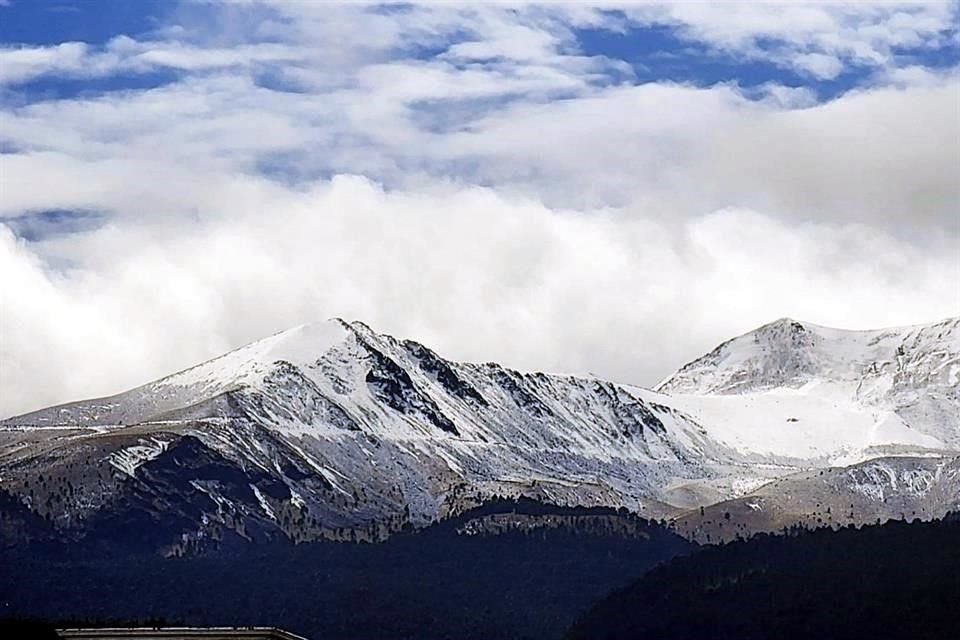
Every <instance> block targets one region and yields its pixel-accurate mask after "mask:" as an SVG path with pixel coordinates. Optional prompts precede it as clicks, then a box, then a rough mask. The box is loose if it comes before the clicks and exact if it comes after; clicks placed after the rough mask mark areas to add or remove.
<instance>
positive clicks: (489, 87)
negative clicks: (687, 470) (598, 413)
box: [0, 0, 960, 414]
mask: <svg viewBox="0 0 960 640" xmlns="http://www.w3.org/2000/svg"><path fill="white" fill-rule="evenodd" d="M958 113H960V35H958V5H957V3H956V2H927V3H917V2H903V3H897V2H878V3H870V2H858V3H830V2H820V1H818V0H810V1H809V2H791V3H748V2H729V3H722V4H721V3H706V2H704V3H695V2H683V3H680V2H677V3H662V4H657V3H651V2H642V3H638V2H630V1H629V0H624V1H620V2H618V1H616V0H609V1H606V2H603V3H601V4H599V5H598V4H593V3H589V2H565V3H545V4H541V5H531V4H528V3H518V4H517V5H516V6H511V5H510V4H508V3H502V2H501V3H473V4H454V3H439V2H434V3H425V4H423V3H408V4H404V5H389V6H384V5H369V4H362V3H356V2H351V3H346V4H335V3H308V2H303V3H295V2H287V1H285V0H251V1H249V2H240V3H237V2H230V1H228V0H224V1H223V2H214V1H206V0H183V1H180V2H175V1H173V0H163V1H159V0H157V1H154V0H140V1H137V2H130V1H120V0H115V1H114V0H98V1H81V0H29V1H28V0H6V2H4V1H3V0H0V309H3V310H4V313H0V358H2V359H3V361H4V362H5V363H10V364H9V366H6V367H0V388H4V389H12V390H14V393H13V394H12V395H13V397H14V399H13V400H7V399H4V398H0V414H3V413H5V412H12V411H15V410H26V409H29V408H33V407H35V406H39V405H45V404H51V403H53V402H58V401H64V400H69V399H73V398H76V397H78V396H89V395H98V394H104V393H109V392H112V391H116V390H117V387H118V386H130V385H131V384H133V383H135V382H138V381H143V380H146V379H149V378H150V377H153V376H157V375H162V374H164V373H167V372H169V371H170V370H174V369H178V368H182V367H184V366H189V365H191V364H193V363H195V362H197V361H199V360H202V359H204V358H205V357H209V356H211V355H215V354H216V353H218V352H221V351H223V350H225V349H228V348H230V347H233V346H236V345H238V344H242V343H244V342H247V341H250V340H253V339H256V338H259V337H261V336H263V335H265V334H269V333H271V332H274V331H278V330H281V329H285V328H287V327H289V326H292V325H295V324H298V323H301V322H305V321H310V320H314V319H317V318H325V317H329V316H342V317H348V318H357V319H362V320H364V321H366V322H368V323H370V324H371V325H372V326H374V327H375V328H377V329H378V330H381V331H387V332H390V333H394V334H396V335H402V336H410V337H414V338H419V339H421V340H423V341H425V342H427V343H429V344H431V345H433V346H436V347H437V348H438V349H440V350H441V351H442V352H444V353H446V354H449V355H451V356H453V357H459V358H464V359H476V360H490V359H495V360H500V361H503V362H505V363H507V364H511V365H514V366H517V367H520V368H530V369H541V370H561V371H581V372H582V371H592V372H595V373H598V374H601V375H604V376H607V377H611V378H617V379H620V380H627V381H636V382H640V383H643V384H653V383H654V382H656V380H657V378H659V377H662V376H663V375H666V374H667V373H669V368H670V367H673V366H675V365H676V363H678V362H682V361H684V360H687V359H689V358H690V357H694V356H696V355H699V354H700V353H703V352H705V351H706V350H708V349H709V348H710V347H711V346H713V345H714V344H715V343H716V342H718V341H719V340H722V339H724V338H727V337H729V336H730V335H734V334H737V333H741V332H743V331H746V330H749V329H751V328H753V327H755V326H759V325H761V324H764V323H765V322H768V321H769V320H771V319H774V318H777V317H783V316H791V317H796V318H801V319H803V320H808V321H811V322H815V323H819V324H824V325H833V326H847V327H852V328H856V327H866V326H874V327H875V326H884V325H897V324H910V323H914V322H925V321H929V320H933V319H937V318H939V317H943V316H947V315H953V314H955V313H956V312H957V310H958V309H960V292H958V291H957V287H956V282H957V281H960V212H958V208H957V203H958V202H960V186H958V183H957V180H956V175H957V174H958V173H960V118H958V116H957V114H958ZM891 300H897V301H898V302H897V304H895V305H891V304H890V301H891ZM664 336H670V337H669V338H665V337H664ZM38 345H39V346H38ZM104 353H107V354H109V357H106V358H105V357H104V355H103V354H104Z"/></svg>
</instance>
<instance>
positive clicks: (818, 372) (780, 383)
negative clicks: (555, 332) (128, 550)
mask: <svg viewBox="0 0 960 640" xmlns="http://www.w3.org/2000/svg"><path fill="white" fill-rule="evenodd" d="M958 326H960V321H958V320H951V321H946V322H943V323H938V324H934V325H928V326H924V327H912V328H907V329H894V330H888V331H871V332H846V331H837V330H833V329H825V328H822V327H816V326H813V325H807V324H802V323H799V322H795V321H790V320H782V321H778V322H775V323H773V324H771V325H767V326H765V327H761V328H760V329H758V330H757V331H755V332H752V333H750V334H746V335H745V336H741V337H739V338H735V339H733V340H731V341H729V342H727V343H724V344H723V345H721V346H720V347H718V348H717V349H715V350H714V351H713V352H711V353H710V354H708V355H706V356H704V357H703V358H700V359H698V360H695V361H694V362H692V363H690V364H688V365H686V366H685V367H683V368H682V369H680V371H678V372H677V374H675V375H674V376H672V377H671V378H670V379H668V380H667V381H665V382H664V383H663V384H661V385H660V387H658V389H657V391H650V390H647V389H641V388H637V387H631V386H629V385H623V384H616V383H612V382H607V381H603V380H599V379H596V378H593V377H576V376H558V375H549V374H543V373H523V372H518V371H514V370H511V369H508V368H505V367H502V366H500V365H498V364H493V363H490V364H483V365H478V364H470V363H458V362H453V361H449V360H446V359H444V358H442V357H441V356H439V355H437V354H436V353H435V352H433V351H432V350H430V349H429V348H427V347H425V346H423V345H420V344H418V343H416V342H413V341H409V340H406V341H399V340H396V339H394V338H392V337H390V336H386V335H380V334H377V333H376V332H374V331H373V330H372V329H370V328H369V327H367V326H366V325H363V324H361V323H347V322H343V321H341V320H332V321H330V322H326V323H318V324H312V325H304V326H301V327H296V328H294V329H291V330H289V331H286V332H283V333H280V334H277V335H274V336H271V337H268V338H265V339H263V340H260V341H258V342H255V343H252V344H250V345H247V346H245V347H242V348H240V349H237V350H235V351H232V352H230V353H227V354H225V355H223V356H221V357H219V358H215V359H213V360H211V361H208V362H205V363H202V364H200V365H198V366H196V367H193V368H191V369H187V370H185V371H181V372H179V373H176V374H173V375H171V376H168V377H166V378H163V379H160V380H157V381H155V382H152V383H149V384H147V385H144V386H142V387H138V388H135V389H132V390H130V391H127V392H124V393H121V394H118V395H116V396H111V397H108V398H100V399H94V400H88V401H82V402H74V403H70V404H66V405H60V406H55V407H50V408H47V409H43V410H40V411H36V412H33V413H30V414H26V415H23V416H18V417H14V418H10V419H7V420H5V421H3V422H0V490H2V491H3V493H2V494H0V495H2V496H3V500H0V513H2V514H4V519H3V520H0V536H3V538H4V539H8V540H17V539H20V540H22V539H25V538H33V539H60V540H77V541H80V540H85V541H88V542H93V543H104V544H106V543H109V544H115V545H122V544H125V543H127V542H139V543H141V544H147V545H148V546H150V547H151V548H156V549H160V550H162V551H164V552H165V553H171V554H179V553H184V552H190V551H192V550H195V549H203V548H206V547H210V546H218V545H223V544H233V543H235V542H238V541H241V542H242V541H246V542H256V541H261V540H275V539H289V540H293V541H304V540H313V539H338V540H376V539H382V538H384V537H386V536H388V535H390V534H391V533H393V532H395V531H398V530H400V529H402V528H405V527H411V526H412V527H420V526H424V525H426V524H429V523H430V522H433V521H435V520H437V519H442V518H447V517H450V516H452V515H456V514H458V513H460V512H462V511H463V510H465V509H469V508H471V507H474V506H476V505H479V504H483V503H484V502H486V501H489V500H491V499H493V498H495V497H497V496H503V497H517V496H528V497H532V498H535V499H537V500H540V501H543V502H551V503H554V504H558V505H569V506H575V505H582V506H608V507H614V508H620V507H623V508H626V509H628V510H630V511H632V512H635V513H638V514H640V515H643V516H646V517H651V518H666V517H678V518H680V520H678V523H679V524H680V525H683V526H685V525H684V523H690V527H689V529H690V530H691V531H693V530H698V531H699V530H704V529H703V527H705V526H706V525H704V524H696V523H695V522H694V520H695V518H692V517H691V516H690V512H688V509H691V508H693V509H694V513H695V514H696V517H699V507H701V506H703V507H705V508H706V510H708V511H709V512H710V513H712V512H713V509H714V508H719V505H720V504H728V505H740V504H746V503H745V502H744V501H745V500H756V499H759V498H758V497H763V499H765V500H769V501H771V503H770V504H774V503H775V504H776V508H777V510H778V511H776V513H778V514H780V515H776V516H775V517H773V516H771V517H767V515H768V514H770V513H774V511H767V512H764V517H762V518H761V517H759V516H757V517H755V518H753V519H752V520H750V522H756V524H753V525H750V527H749V528H750V529H756V530H761V529H763V528H764V527H766V528H769V527H771V526H773V525H774V524H780V523H781V522H788V521H797V514H806V513H808V512H810V510H809V509H808V507H807V506H804V505H806V502H805V500H806V498H802V496H804V495H807V494H811V495H812V494H816V495H818V496H819V495H820V494H822V493H823V492H824V491H826V490H827V489H824V488H823V487H822V486H821V484H822V481H821V476H820V475H816V474H820V473H825V474H827V475H826V476H823V477H826V478H846V477H851V478H852V477H853V476H849V474H850V473H853V474H861V475H862V477H861V476H856V477H857V478H861V481H859V484H858V485H857V486H860V487H871V486H880V485H879V484H877V483H873V484H871V483H870V482H868V481H867V480H865V479H864V478H866V479H869V477H872V476H869V473H872V472H870V471H869V469H870V468H871V467H851V468H850V470H848V471H842V472H841V471H838V469H839V468H840V467H844V466H846V465H850V464H856V463H861V462H863V461H866V460H871V459H874V458H881V457H885V458H887V459H889V461H888V462H884V463H883V464H886V465H888V466H889V468H891V469H896V472H895V473H894V476H895V477H896V478H897V481H896V482H895V483H892V484H890V486H886V485H883V488H882V491H883V496H884V500H883V501H881V502H880V503H877V501H876V500H870V499H869V497H868V496H867V495H866V493H864V492H867V493H869V491H871V489H862V490H857V489H852V488H843V487H842V486H840V485H837V486H835V487H834V489H836V495H837V496H843V497H842V499H840V498H837V499H840V500H841V502H846V500H847V495H848V494H849V495H854V496H855V497H856V496H860V497H861V498H862V500H860V498H856V500H854V502H853V503H854V504H855V505H856V504H860V505H861V506H858V507H857V508H858V509H861V510H862V514H863V515H862V516H858V517H862V518H865V519H869V518H874V517H894V516H895V515H896V513H895V512H896V510H897V509H896V508H895V506H894V505H899V503H898V502H897V501H898V500H901V497H902V496H908V497H905V498H902V499H903V500H906V501H907V502H904V503H903V505H902V509H901V510H904V509H907V508H908V507H910V511H914V510H916V509H915V508H914V507H916V508H918V509H920V511H921V512H922V513H923V515H924V517H927V516H929V517H935V516H936V515H937V514H938V513H941V512H942V510H943V509H944V508H947V507H949V506H950V505H954V506H955V501H952V498H951V496H955V490H956V483H955V482H954V480H953V478H954V476H953V475H950V474H952V473H954V467H955V465H954V466H953V467H951V466H949V465H947V466H945V467H943V468H942V469H941V471H940V472H939V473H940V475H939V476H936V479H935V481H931V482H933V484H932V485H931V486H937V487H943V488H942V490H941V489H937V491H939V493H937V491H935V492H933V493H930V496H931V497H929V499H928V498H926V497H925V498H924V499H923V504H922V505H921V504H920V502H917V501H916V500H913V498H909V495H912V494H910V492H911V491H912V489H911V487H915V486H919V485H917V484H916V482H921V480H916V482H912V481H906V480H904V478H903V477H902V476H901V475H897V474H900V473H901V471H902V472H903V473H908V471H907V470H906V467H904V466H903V465H906V464H907V463H906V462H904V461H905V460H907V458H903V457H902V456H910V455H912V456H917V455H921V456H924V457H923V458H922V459H920V462H918V463H917V464H918V465H919V466H918V467H917V468H918V469H919V470H918V471H917V473H920V472H921V471H923V470H926V471H929V468H932V467H930V465H935V464H937V462H936V461H943V460H949V459H951V456H953V455H956V451H957V450H958V449H960V419H958V416H960V409H958V407H960V399H958V384H957V376H958V374H960V364H958V363H960V360H958V353H960V344H958V341H960V330H958ZM891 456H896V457H891ZM877 464H880V463H879V462H878V463H877ZM944 464H946V463H944ZM951 464H952V463H951ZM921 467H922V469H921ZM928 467H929V468H928ZM885 468H886V467H885ZM876 473H880V472H879V471H878V472H876ZM797 474H799V475H797ZM805 474H806V475H805ZM810 474H814V475H810ZM843 474H848V475H843ZM863 474H867V475H863ZM944 474H946V475H944ZM921 475H922V473H921ZM788 477H789V478H792V479H789V480H788V479H785V478H788ZM877 477H878V478H879V477H880V476H877ZM910 477H913V476H910ZM920 477H921V476H916V478H920ZM923 477H924V478H925V477H926V476H923ZM837 481H838V482H839V480H837ZM784 483H799V484H784ZM817 483H821V484H817ZM831 486H833V485H831ZM761 487H762V488H761ZM777 487H780V488H777ZM783 487H790V488H791V489H790V491H787V490H785V489H782V488H783ZM798 487H806V488H805V489H803V490H801V489H799V488H798ZM878 490H880V489H878ZM858 491H860V492H859V493H857V492H858ZM931 491H933V490H932V489H931ZM851 492H852V493H851ZM951 492H954V493H951ZM928 493H929V492H928ZM908 494H909V495H908ZM924 495H927V494H924ZM938 496H939V497H938ZM826 500H827V498H826V497H823V499H822V502H823V501H826ZM831 500H833V498H831ZM857 500H860V503H858V502H857ZM911 500H913V502H911ZM730 501H733V502H730ZM713 504H717V505H718V506H717V507H711V506H710V505H713ZM831 504H833V502H831ZM838 504H839V503H838ZM878 504H879V505H883V506H882V507H881V506H878ZM730 508H734V507H730ZM743 508H744V509H749V508H750V507H743ZM838 508H839V507H838ZM898 508H900V507H898ZM831 509H833V506H831ZM753 511H756V510H753ZM745 513H746V512H745ZM831 513H832V512H831ZM731 517H732V516H731ZM707 519H709V518H707ZM791 519H792V520H791ZM743 522H744V523H745V522H746V520H744V521H743ZM744 523H741V524H742V527H741V530H742V531H746V530H747V529H748V527H747V525H746V524H744ZM711 524H712V523H711ZM697 527H700V529H697ZM717 529H719V527H717ZM26 532H29V535H26ZM132 532H135V533H132ZM141 532H147V533H141ZM691 535H694V536H696V535H699V534H696V533H691ZM711 535H714V536H716V535H719V534H716V533H714V534H711ZM724 535H726V532H725V533H724Z"/></svg>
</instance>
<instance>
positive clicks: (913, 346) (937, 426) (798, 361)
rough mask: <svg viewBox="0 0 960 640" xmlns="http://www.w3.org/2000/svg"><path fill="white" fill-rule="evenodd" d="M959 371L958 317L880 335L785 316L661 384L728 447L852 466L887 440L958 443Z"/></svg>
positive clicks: (943, 445) (939, 444) (946, 445)
mask: <svg viewBox="0 0 960 640" xmlns="http://www.w3.org/2000/svg"><path fill="white" fill-rule="evenodd" d="M958 372H960V319H957V318H954V319H949V320H944V321H942V322H938V323H934V324H931V325H922V326H913V327H903V328H898V329H883V330H875V331H845V330H839V329H829V328H826V327H820V326H817V325H812V324H809V323H800V322H797V321H795V320H790V319H783V320H778V321H776V322H774V323H771V324H769V325H765V326H763V327H761V328H759V329H757V330H756V331H752V332H750V333H747V334H745V335H743V336H739V337H737V338H734V339H733V340H730V341H728V342H725V343H723V344H722V345H720V346H719V347H717V348H716V349H714V350H713V351H711V352H710V353H709V354H707V355H705V356H703V357H702V358H699V359H697V360H694V361H693V362H691V363H689V364H687V365H685V366H684V367H682V368H681V369H680V370H679V371H678V372H677V373H675V374H674V375H672V376H671V377H669V378H667V379H666V380H665V381H663V382H662V383H660V384H659V385H658V386H657V390H658V391H660V392H662V393H665V394H669V395H670V397H671V402H672V405H673V406H676V407H678V408H681V409H684V410H686V411H689V412H690V413H691V415H694V416H705V415H710V416H712V417H713V418H714V420H712V421H709V423H710V424H711V425H714V426H715V428H714V429H713V430H712V432H711V433H712V434H713V435H715V436H717V437H718V439H719V440H721V441H723V442H726V443H728V444H730V445H731V446H734V447H738V448H743V449H744V450H748V451H757V452H778V453H781V454H784V455H795V456H800V457H811V456H816V455H822V454H831V455H834V456H835V461H841V460H846V461H847V463H850V462H853V461H856V458H857V451H863V450H868V449H870V448H871V447H876V446H881V445H888V444H902V445H906V446H913V447H926V448H934V449H938V448H939V449H943V448H947V449H956V448H958V447H960V380H958ZM734 423H736V424H734ZM838 424H842V425H843V429H837V428H836V426H837V425H838ZM861 459H863V458H862V456H861Z"/></svg>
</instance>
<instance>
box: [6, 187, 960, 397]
mask: <svg viewBox="0 0 960 640" xmlns="http://www.w3.org/2000/svg"><path fill="white" fill-rule="evenodd" d="M240 180H241V183H240V184H239V185H238V186H241V187H246V188H245V189H244V190H243V191H242V195H238V194H236V193H234V192H233V190H232V189H231V188H229V186H225V188H224V189H222V190H220V191H219V192H218V194H219V197H220V198H221V199H222V202H221V204H220V206H219V207H218V210H221V211H230V212H231V214H230V215H229V216H227V215H224V216H222V217H218V218H216V219H211V220H206V221H198V222H194V223H191V224H185V223H182V222H181V223H179V224H178V225H177V226H175V227H172V226H165V225H154V226H150V225H144V224H142V223H140V222H137V221H135V220H127V221H117V222H115V223H114V224H111V225H110V226H108V227H105V228H103V229H101V230H99V231H95V232H88V233H85V234H78V235H74V236H71V237H69V238H67V239H63V238H61V239H56V240H50V241H48V242H47V243H45V244H43V245H39V246H37V245H27V244H24V243H23V242H16V241H15V240H14V238H13V237H12V236H11V234H9V233H4V232H3V231H4V230H3V228H2V227H0V236H2V237H0V270H2V272H3V273H4V281H3V287H0V308H2V309H3V310H4V313H3V314H0V337H2V339H0V360H2V361H3V362H4V363H5V365H4V366H3V367H0V389H4V393H3V394H2V395H0V413H12V412H17V411H23V410H27V409H30V408H34V407H37V406H41V405H44V404H47V403H52V402H56V401H63V400H66V399H70V398H76V397H81V396H89V395H96V394H103V393H109V392H114V391H117V390H120V389H122V388H123V387H125V386H129V385H132V384H135V383H138V382H143V381H146V380H147V379H149V378H150V377H153V376H159V375H162V374H165V373H168V372H170V371H173V370H176V369H178V368H181V367H184V366H187V365H190V364H193V363H195V362H197V361H199V360H202V359H204V358H207V357H210V356H213V355H216V354H217V353H219V352H220V351H223V350H226V349H227V348H229V347H235V346H238V345H240V344H242V343H243V342H245V341H248V340H252V339H255V338H258V337H260V336H263V335H266V334H269V333H271V332H273V331H276V330H279V329H283V328H285V327H288V326H292V325H295V324H297V323H299V322H303V321H308V320H313V319H317V318H324V317H328V316H331V315H343V316H346V317H349V318H360V319H363V320H365V321H367V322H369V323H371V324H372V325H373V326H374V327H375V328H378V329H380V330H384V331H390V332H394V333H395V334H397V335H402V336H413V337H416V338H420V339H422V340H424V341H426V342H427V343H428V344H431V345H433V346H435V347H436V348H438V349H439V350H440V351H441V352H442V353H445V354H448V355H451V356H455V357H460V358H467V359H474V360H481V361H487V360H494V359H496V360H500V361H503V362H505V363H507V364H510V365H514V366H519V367H524V368H531V369H544V370H564V371H579V372H586V371H593V372H595V373H598V374H602V375H606V376H610V377H613V378H618V379H621V380H627V381H633V382H641V383H647V384H650V383H653V382H655V381H656V379H657V378H658V377H660V376H662V375H665V374H666V373H668V372H669V371H670V370H671V369H672V368H673V367H675V366H678V365H679V364H680V363H681V362H682V361H683V360H684V359H686V358H690V357H692V356H694V355H697V354H698V353H700V352H702V351H705V350H707V349H708V348H710V347H712V346H713V344H714V343H716V342H718V341H720V340H722V339H724V338H726V337H729V336H730V335H732V334H734V333H737V332H740V331H744V330H747V329H749V328H751V327H753V326H755V325H759V324H761V323H763V322H766V321H768V320H770V319H772V318H773V317H774V316H779V315H793V316H796V317H799V318H802V319H807V320H811V321H815V322H821V323H824V324H833V325H839V326H848V327H859V326H867V325H871V326H872V325H876V324H881V325H886V324H898V323H907V322H912V321H915V320H916V319H918V318H922V319H933V318H938V317H940V316H945V315H947V314H949V313H951V312H953V310H954V309H955V303H956V296H953V297H952V298H951V296H950V294H949V292H950V291H951V290H954V291H955V286H956V282H957V271H958V268H957V267H958V265H957V260H956V251H958V250H960V246H958V244H957V242H956V241H955V240H954V241H950V242H945V243H944V244H943V246H940V247H930V248H927V249H926V250H924V249H920V248H915V247H912V246H911V245H910V244H909V243H905V242H902V241H898V240H896V239H895V238H893V237H892V236H889V235H885V234H883V233H879V232H876V231H871V230H868V229H863V228H861V227H851V226H844V225H801V226H797V225H795V224H790V223H785V222H782V221H779V220H777V219H776V218H772V217H770V216H766V215H762V214H760V213H757V212H751V211H746V210H721V211H717V212H713V213H710V214H709V215H706V216H703V217H700V218H696V219H691V220H687V221H685V222H682V223H680V224H670V223H667V222H662V221H658V220H656V219H654V218H653V217H652V216H651V217H645V216H640V215H636V212H634V214H633V215H626V214H625V212H618V211H612V210H607V211H583V212H578V211H569V210H568V211H565V210H555V209H549V208H547V207H545V206H543V205H542V204H540V203H538V202H536V201H533V200H529V199H523V198H510V197H504V196H502V195H498V194H497V193H496V192H493V191H490V190H483V189H477V188H470V187H463V188H446V189H440V190H433V191H429V192H424V191H420V192H417V193H412V192H384V191H383V190H382V189H380V188H378V187H377V186H376V185H375V184H372V183H370V182H369V181H366V180H364V179H360V178H350V177H341V178H337V179H335V180H334V181H333V182H331V183H320V184H317V185H314V186H313V187H311V188H310V189H309V190H307V191H297V190H278V189H277V188H276V187H269V186H267V185H263V186H262V188H260V189H251V188H250V185H249V184H245V183H246V181H245V180H243V179H240ZM240 200H242V201H244V204H245V206H241V207H237V205H238V203H239V201H240ZM38 253H42V254H44V257H43V258H41V257H39V256H38ZM53 264H58V265H61V267H60V268H59V269H57V268H54V267H52V266H51V265H53ZM825 264H829V265H830V271H827V270H825V269H824V265H825ZM63 265H76V266H74V267H70V266H63ZM945 294H946V295H945ZM891 300H896V301H897V304H895V305H891V304H890V301H891Z"/></svg>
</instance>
